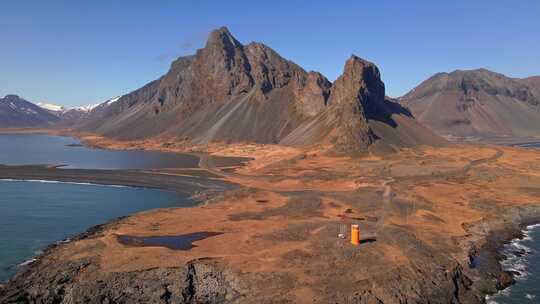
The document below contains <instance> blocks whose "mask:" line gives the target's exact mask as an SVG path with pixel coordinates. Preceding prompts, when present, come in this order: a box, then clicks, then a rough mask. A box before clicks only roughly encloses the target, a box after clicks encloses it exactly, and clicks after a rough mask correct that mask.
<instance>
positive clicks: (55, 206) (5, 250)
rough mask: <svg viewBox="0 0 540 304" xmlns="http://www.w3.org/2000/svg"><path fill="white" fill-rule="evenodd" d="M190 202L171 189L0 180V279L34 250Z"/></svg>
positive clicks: (13, 270) (33, 254)
mask: <svg viewBox="0 0 540 304" xmlns="http://www.w3.org/2000/svg"><path fill="white" fill-rule="evenodd" d="M192 205H194V202H193V201H191V200H190V199H188V198H187V197H185V196H182V195H180V194H177V193H174V192H167V191H160V190H154V189H145V188H132V187H121V186H102V185H87V184H74V183H58V182H56V183H55V182H26V181H25V182H23V181H0V282H2V281H4V280H6V279H8V278H9V277H10V276H12V275H13V274H15V272H16V271H17V270H18V269H19V266H18V265H21V264H24V263H25V261H28V260H29V259H31V258H32V257H33V256H35V255H37V254H38V253H39V252H40V250H42V249H43V248H45V247H46V246H48V245H49V244H53V243H55V242H59V241H62V240H65V239H67V238H69V237H71V236H73V235H75V234H78V233H81V232H84V231H85V230H87V229H88V228H90V227H92V226H94V225H97V224H102V223H105V222H107V221H109V220H111V219H114V218H117V217H120V216H124V215H128V214H131V213H135V212H139V211H143V210H148V209H154V208H167V207H186V206H192Z"/></svg>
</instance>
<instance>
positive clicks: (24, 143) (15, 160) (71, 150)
mask: <svg viewBox="0 0 540 304" xmlns="http://www.w3.org/2000/svg"><path fill="white" fill-rule="evenodd" d="M198 162H199V158H198V157H197V156H195V155H191V154H185V153H167V152H157V151H142V150H131V151H124V150H103V149H92V148H88V147H85V146H82V145H80V142H79V141H78V140H77V139H74V138H71V137H67V136H53V135H46V134H0V164H3V165H37V164H47V165H63V166H64V167H63V168H78V169H149V168H194V167H197V166H198Z"/></svg>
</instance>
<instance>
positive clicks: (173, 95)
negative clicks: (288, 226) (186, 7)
mask: <svg viewBox="0 0 540 304" xmlns="http://www.w3.org/2000/svg"><path fill="white" fill-rule="evenodd" d="M80 130H83V131H90V132H95V133H98V134H102V135H104V136H106V137H111V138H115V139H118V140H133V139H144V138H150V137H167V138H175V139H177V140H179V141H186V142H189V143H192V144H206V143H209V142H213V141H219V142H257V143H275V144H289V145H313V144H320V143H328V144H332V145H335V147H336V148H337V149H338V150H343V151H352V150H355V151H358V150H365V149H366V148H367V147H368V146H371V145H373V144H374V143H376V142H379V143H380V142H383V141H384V139H385V138H392V140H391V141H389V142H388V143H387V144H388V146H401V145H416V144H429V143H434V142H437V143H440V142H442V140H441V139H440V138H438V137H437V136H435V135H433V134H432V133H431V132H430V131H428V130H427V129H426V128H424V127H423V126H421V125H420V124H417V123H416V122H415V121H414V119H413V118H412V116H411V115H410V113H408V112H407V111H406V110H405V109H403V108H402V107H401V106H400V105H399V104H397V103H395V102H393V101H390V100H389V99H386V98H385V95H384V83H382V81H381V80H380V73H379V70H378V69H377V67H376V66H375V65H374V64H372V63H370V62H367V61H365V60H362V59H360V58H358V57H356V56H352V57H351V58H350V59H349V60H348V61H347V63H346V65H345V69H344V75H342V76H341V77H340V78H339V79H338V80H336V81H335V82H334V83H333V84H332V83H330V81H328V79H326V78H325V77H324V76H323V75H322V74H320V73H318V72H306V71H305V70H304V69H302V68H301V67H300V66H298V65H297V64H295V63H293V62H291V61H289V60H286V59H284V58H283V57H281V56H280V55H279V54H277V53H276V52H275V51H274V50H272V49H271V48H269V47H268V46H265V45H264V44H261V43H256V42H252V43H249V44H247V45H242V44H241V43H240V42H239V41H238V40H236V39H235V38H234V37H233V36H232V35H231V34H230V32H229V31H228V29H227V28H224V27H223V28H220V29H217V30H215V31H213V32H212V33H211V34H210V35H209V38H208V41H207V43H206V45H205V47H204V48H202V49H199V50H198V51H197V52H196V54H195V55H192V56H185V57H180V58H178V59H177V60H175V61H174V62H173V63H172V64H171V67H170V70H169V71H168V72H167V74H165V75H164V76H162V77H161V78H159V79H157V80H155V81H152V82H150V83H149V84H147V85H145V86H144V87H142V88H140V89H138V90H135V91H133V92H131V93H129V94H126V95H124V96H122V97H121V98H120V99H119V100H118V101H117V102H116V103H115V104H113V105H111V106H110V107H108V108H107V109H105V110H104V111H103V112H102V113H100V115H94V116H93V117H92V115H91V117H90V118H89V119H88V120H87V121H86V123H85V124H83V125H82V126H81V127H80ZM406 133H409V134H406Z"/></svg>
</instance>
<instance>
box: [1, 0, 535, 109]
mask: <svg viewBox="0 0 540 304" xmlns="http://www.w3.org/2000/svg"><path fill="white" fill-rule="evenodd" d="M222 25H225V26H227V27H228V28H229V29H230V31H231V32H232V34H233V35H234V36H235V37H236V38H237V39H238V40H240V41H241V42H243V43H248V42H250V41H259V42H263V43H265V44H267V45H269V46H270V47H272V48H274V49H275V50H276V51H277V52H279V53H280V54H281V55H282V56H283V57H285V58H287V59H290V60H293V61H295V62H296V63H298V64H299V65H301V66H302V67H304V68H305V69H306V70H317V71H320V72H322V73H323V74H324V75H326V76H327V77H328V78H329V79H330V80H334V79H335V78H336V77H337V76H339V74H340V73H341V72H342V69H343V64H344V62H345V60H346V59H347V58H348V57H349V56H350V55H351V54H352V53H354V54H356V55H358V56H360V57H363V58H366V59H369V60H371V61H374V62H375V63H376V64H377V65H378V66H379V68H380V69H381V73H382V77H383V80H384V81H385V83H386V87H387V94H388V95H390V96H400V95H402V94H404V93H406V92H407V91H408V90H410V89H411V88H413V87H414V86H416V85H418V84H419V83H420V82H421V81H423V80H424V79H426V78H427V77H429V76H431V75H432V74H434V73H436V72H441V71H452V70H455V69H472V68H479V67H484V68H488V69H491V70H494V71H497V72H500V73H503V74H506V75H509V76H512V77H526V76H532V75H540V1H538V0H519V1H505V0H500V1H495V0H491V1H485V0H474V1H471V0H454V1H420V0H418V1H415V0H407V1H402V0H394V1H389V0H388V1H386V0H356V1H347V0H343V1H294V0H289V1H255V0H251V1H201V0H199V1H172V0H169V1H150V0H148V1H137V0H116V1H100V0H93V1H71V0H70V1H68V0H66V1H56V0H49V1H42V0H35V1H24V0H20V1H2V3H1V4H0V96H3V95H5V94H9V93H15V94H18V95H20V96H22V97H24V98H26V99H28V100H30V101H34V102H42V101H50V102H53V103H57V104H61V105H66V106H73V105H82V104H90V103H96V102H98V101H101V100H105V99H107V98H109V97H111V96H115V95H120V94H124V93H127V92H130V91H132V90H134V89H136V88H138V87H140V86H142V85H144V84H145V83H147V82H149V81H151V80H153V79H155V78H157V77H159V76H161V75H162V74H164V73H165V72H166V71H167V69H168V67H169V64H170V62H171V61H172V60H173V59H174V58H175V57H177V56H180V55H187V54H191V53H194V52H195V50H196V49H197V48H200V47H202V46H203V45H204V43H205V40H206V36H207V34H208V32H209V31H210V30H212V29H213V28H217V27H219V26H222Z"/></svg>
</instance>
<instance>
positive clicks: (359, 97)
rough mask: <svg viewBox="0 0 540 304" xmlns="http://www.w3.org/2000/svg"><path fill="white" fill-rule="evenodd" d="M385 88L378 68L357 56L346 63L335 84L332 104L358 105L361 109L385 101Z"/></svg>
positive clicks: (353, 56)
mask: <svg viewBox="0 0 540 304" xmlns="http://www.w3.org/2000/svg"><path fill="white" fill-rule="evenodd" d="M384 95H385V88H384V83H383V82H382V81H381V75H380V72H379V69H378V68H377V66H376V65H375V64H374V63H372V62H369V61H367V60H364V59H362V58H360V57H358V56H356V55H352V56H351V57H350V58H349V59H348V60H347V62H346V63H345V68H344V69H343V74H342V75H341V76H340V77H339V78H338V79H337V80H336V81H335V82H334V84H333V86H332V94H331V101H330V103H331V104H332V103H344V102H347V103H351V102H352V103H358V104H359V105H360V106H361V107H369V105H370V104H373V103H377V102H382V101H383V100H384Z"/></svg>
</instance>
